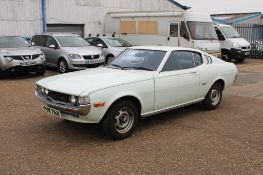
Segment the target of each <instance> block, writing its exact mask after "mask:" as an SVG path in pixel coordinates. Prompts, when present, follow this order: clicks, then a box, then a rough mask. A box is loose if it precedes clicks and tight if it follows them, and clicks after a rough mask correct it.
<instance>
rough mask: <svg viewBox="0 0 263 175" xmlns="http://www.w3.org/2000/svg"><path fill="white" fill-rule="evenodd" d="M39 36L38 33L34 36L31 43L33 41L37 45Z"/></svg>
mask: <svg viewBox="0 0 263 175" xmlns="http://www.w3.org/2000/svg"><path fill="white" fill-rule="evenodd" d="M37 37H38V36H36V35H35V36H33V37H32V39H31V44H32V43H35V45H36V46H37Z"/></svg>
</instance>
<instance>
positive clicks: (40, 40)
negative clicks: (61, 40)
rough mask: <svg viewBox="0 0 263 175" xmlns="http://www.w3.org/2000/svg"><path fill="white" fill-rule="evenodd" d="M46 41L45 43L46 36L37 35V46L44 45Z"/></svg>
mask: <svg viewBox="0 0 263 175" xmlns="http://www.w3.org/2000/svg"><path fill="white" fill-rule="evenodd" d="M46 43H47V36H45V35H39V36H38V37H37V46H41V47H46Z"/></svg>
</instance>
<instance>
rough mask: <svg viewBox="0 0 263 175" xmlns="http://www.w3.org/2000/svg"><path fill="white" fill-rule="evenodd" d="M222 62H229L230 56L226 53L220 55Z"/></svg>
mask: <svg viewBox="0 0 263 175" xmlns="http://www.w3.org/2000/svg"><path fill="white" fill-rule="evenodd" d="M222 60H224V61H227V62H230V61H231V60H232V57H231V55H230V54H229V53H228V52H224V53H223V54H222Z"/></svg>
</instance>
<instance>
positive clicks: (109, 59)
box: [105, 55, 114, 65]
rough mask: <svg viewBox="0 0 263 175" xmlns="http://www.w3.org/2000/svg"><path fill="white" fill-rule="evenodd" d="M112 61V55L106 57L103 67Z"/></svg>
mask: <svg viewBox="0 0 263 175" xmlns="http://www.w3.org/2000/svg"><path fill="white" fill-rule="evenodd" d="M113 59H114V56H113V55H110V56H108V57H107V58H106V60H105V65H108V64H110V63H111V62H112V61H113Z"/></svg>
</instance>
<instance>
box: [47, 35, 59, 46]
mask: <svg viewBox="0 0 263 175" xmlns="http://www.w3.org/2000/svg"><path fill="white" fill-rule="evenodd" d="M50 45H54V46H55V47H58V44H57V42H56V40H55V39H54V38H53V37H52V36H48V37H47V44H46V47H49V46H50Z"/></svg>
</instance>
